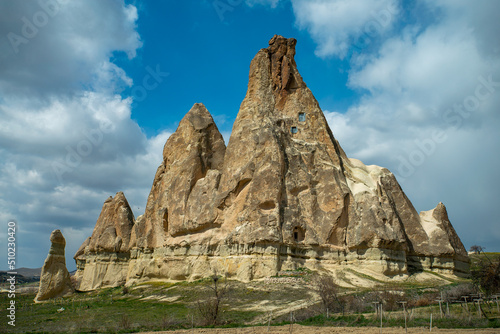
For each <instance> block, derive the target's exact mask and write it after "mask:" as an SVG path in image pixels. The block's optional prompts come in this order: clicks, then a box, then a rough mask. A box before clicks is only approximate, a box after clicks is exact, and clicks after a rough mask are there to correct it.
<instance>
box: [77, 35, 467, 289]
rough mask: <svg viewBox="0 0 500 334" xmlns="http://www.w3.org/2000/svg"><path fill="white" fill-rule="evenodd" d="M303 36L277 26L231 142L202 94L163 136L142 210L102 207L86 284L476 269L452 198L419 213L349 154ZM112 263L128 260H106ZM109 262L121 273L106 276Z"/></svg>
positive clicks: (388, 181) (379, 172)
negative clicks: (304, 54) (299, 272)
mask: <svg viewBox="0 0 500 334" xmlns="http://www.w3.org/2000/svg"><path fill="white" fill-rule="evenodd" d="M295 44H296V40H295V39H286V38H284V37H282V36H274V37H273V38H272V39H271V41H270V42H269V47H268V48H266V49H262V50H260V51H259V52H258V53H257V55H256V56H255V58H254V59H253V60H252V62H251V65H250V79H249V84H248V90H247V94H246V96H245V99H244V100H243V102H242V104H241V107H240V111H239V113H238V116H237V118H236V121H235V123H234V126H233V130H232V133H231V137H230V139H229V143H228V146H227V148H226V147H225V144H224V140H223V138H222V136H221V134H220V132H219V131H218V129H217V126H216V125H215V122H214V121H213V119H212V116H211V115H210V113H209V112H208V110H207V109H206V108H205V107H204V106H203V105H202V104H195V105H194V106H193V108H192V109H191V110H190V111H189V112H188V113H187V114H186V116H185V117H184V118H183V119H182V121H181V122H180V124H179V127H178V129H177V131H176V132H175V133H174V134H173V135H172V136H171V137H170V138H169V139H168V141H167V143H166V144H165V148H164V150H163V161H162V163H161V165H160V166H159V168H158V170H157V172H156V175H155V177H154V181H153V186H152V189H151V192H150V194H149V197H148V201H147V206H146V210H145V213H144V215H142V216H140V217H138V218H137V220H136V221H135V222H134V221H133V219H132V220H131V219H130V217H133V215H132V213H131V211H130V214H129V215H128V216H127V218H125V217H124V216H120V217H117V216H109V219H105V218H101V217H103V215H104V216H106V217H107V215H108V214H107V213H104V212H105V209H104V208H103V213H101V216H100V217H99V220H98V222H97V224H96V228H95V230H94V233H93V235H92V237H91V238H90V240H89V241H86V242H87V244H88V245H85V243H84V245H82V247H83V249H81V250H79V252H78V253H77V256H75V258H76V260H77V263H78V269H79V277H94V278H93V280H92V283H90V281H89V280H87V281H85V279H83V280H82V281H81V284H80V289H83V290H90V289H94V288H96V287H98V286H103V285H113V284H114V285H116V284H122V283H123V282H127V283H133V282H136V281H137V280H143V279H170V280H186V279H197V278H200V277H203V276H206V275H209V274H210V273H211V272H212V270H213V269H217V270H218V271H219V272H221V271H224V272H227V273H228V275H229V276H232V277H235V278H237V279H240V280H243V281H249V280H252V279H258V278H262V277H266V276H272V275H275V274H276V273H277V272H279V271H280V270H286V269H295V268H298V267H308V268H310V269H314V270H321V271H335V270H337V269H339V268H344V267H345V266H363V268H364V269H368V270H372V271H374V272H379V273H383V274H385V275H387V276H394V275H408V274H411V273H412V272H415V271H422V270H435V271H442V272H445V273H451V274H459V275H466V274H467V273H468V271H469V269H468V267H469V259H468V257H467V253H466V251H465V248H464V247H463V245H462V243H461V241H460V239H459V238H458V236H457V234H456V232H455V231H454V229H453V227H452V226H451V223H450V222H449V219H448V216H447V213H446V208H445V207H444V205H443V204H441V203H440V204H439V205H438V206H437V207H436V208H435V209H434V210H431V211H428V212H422V213H421V214H420V215H419V214H418V213H417V211H416V210H415V208H414V207H413V205H412V204H411V202H410V201H409V199H408V198H407V197H406V195H405V194H404V192H403V191H402V189H401V187H400V186H399V184H398V182H397V180H396V178H395V177H394V175H393V174H392V173H391V172H389V171H388V170H387V169H385V168H382V167H378V166H365V165H364V164H363V163H362V162H360V161H359V160H355V159H349V158H348V157H347V156H346V154H345V153H344V151H343V150H342V148H341V146H340V144H339V143H338V142H337V140H336V139H335V137H334V136H333V134H332V131H331V130H330V128H329V126H328V123H327V122H326V119H325V116H324V115H323V112H322V111H321V109H320V107H319V104H318V102H317V101H316V99H315V98H314V96H313V94H312V92H311V91H310V90H309V88H308V87H307V86H306V84H305V83H304V81H303V79H302V77H301V76H300V74H299V72H298V70H297V66H296V63H295V60H294V56H295ZM125 201H126V200H125ZM105 206H106V203H105ZM128 209H130V208H128ZM106 212H107V211H106ZM104 221H106V222H107V223H105V222H104ZM117 224H118V225H120V226H122V224H125V225H126V226H128V227H130V228H129V229H127V230H126V231H124V232H127V231H129V232H130V238H129V239H127V238H126V237H125V234H123V233H122V234H120V238H121V239H122V240H124V241H125V240H127V241H128V243H127V242H122V243H121V244H120V245H118V243H117V242H116V239H115V241H114V242H112V241H111V240H112V239H113V237H114V236H115V235H116V237H115V238H117V237H118V232H115V234H113V233H112V232H106V231H107V229H108V228H109V226H113V227H114V228H115V231H116V229H117V228H116V226H117ZM106 233H107V234H106ZM102 235H106V237H102ZM101 237H102V238H103V239H105V240H107V241H106V242H103V243H102V244H101V243H100V242H98V241H95V240H96V238H98V239H99V240H101ZM97 244H99V245H101V246H100V247H101V248H98V247H97V246H96V245H97ZM91 245H94V246H91ZM113 257H114V258H113ZM120 257H121V258H120ZM118 258H120V259H119V260H117V259H118ZM122 260H123V261H122ZM110 261H111V262H113V261H114V262H113V263H118V262H119V263H122V265H123V267H120V268H122V269H121V270H115V269H106V270H105V269H104V268H105V267H106V265H105V263H110ZM108 266H109V264H108ZM125 267H126V268H125ZM98 268H100V269H98ZM110 270H111V271H113V273H114V274H113V276H114V277H119V279H116V278H115V280H114V281H106V280H104V279H101V278H99V277H105V276H106V273H107V272H108V271H110ZM87 272H88V273H87ZM118 272H119V274H118Z"/></svg>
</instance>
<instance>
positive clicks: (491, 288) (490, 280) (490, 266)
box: [471, 258, 500, 296]
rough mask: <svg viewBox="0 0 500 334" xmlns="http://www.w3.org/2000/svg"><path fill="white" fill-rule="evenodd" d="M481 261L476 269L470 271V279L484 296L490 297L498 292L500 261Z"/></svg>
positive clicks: (499, 285) (499, 290)
mask: <svg viewBox="0 0 500 334" xmlns="http://www.w3.org/2000/svg"><path fill="white" fill-rule="evenodd" d="M487 260H488V261H485V260H482V261H480V262H479V264H478V266H477V269H475V270H472V271H471V274H472V279H473V281H474V283H476V284H477V285H478V286H479V287H481V289H482V290H483V291H484V292H485V293H486V295H488V296H489V295H492V294H495V293H498V292H500V260H496V261H491V260H490V259H489V258H487Z"/></svg>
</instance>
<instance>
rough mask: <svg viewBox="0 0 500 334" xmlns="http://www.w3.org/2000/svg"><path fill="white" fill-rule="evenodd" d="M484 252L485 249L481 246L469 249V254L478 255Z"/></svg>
mask: <svg viewBox="0 0 500 334" xmlns="http://www.w3.org/2000/svg"><path fill="white" fill-rule="evenodd" d="M483 251H484V248H483V247H481V246H479V245H473V246H471V248H470V249H469V252H474V253H476V254H480V253H481V252H483Z"/></svg>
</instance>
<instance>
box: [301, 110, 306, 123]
mask: <svg viewBox="0 0 500 334" xmlns="http://www.w3.org/2000/svg"><path fill="white" fill-rule="evenodd" d="M305 121H306V113H305V112H299V122H305Z"/></svg>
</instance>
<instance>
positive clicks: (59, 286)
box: [35, 230, 74, 302]
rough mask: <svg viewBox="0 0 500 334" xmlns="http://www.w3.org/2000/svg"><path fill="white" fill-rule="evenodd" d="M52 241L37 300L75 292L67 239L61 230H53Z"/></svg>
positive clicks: (40, 300) (44, 265) (43, 268)
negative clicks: (66, 256)
mask: <svg viewBox="0 0 500 334" xmlns="http://www.w3.org/2000/svg"><path fill="white" fill-rule="evenodd" d="M50 242H51V243H52V244H51V245H50V250H49V254H48V255H47V259H45V263H44V264H43V267H42V273H41V276H40V287H39V289H38V293H37V295H36V297H35V302H42V301H45V300H48V299H51V298H57V297H63V296H67V295H69V294H72V293H73V292H74V289H73V286H72V284H71V278H70V275H69V272H68V269H67V268H66V258H65V256H64V248H65V247H66V240H65V239H64V236H63V235H62V233H61V231H60V230H54V231H52V233H51V234H50Z"/></svg>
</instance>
